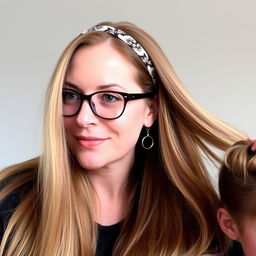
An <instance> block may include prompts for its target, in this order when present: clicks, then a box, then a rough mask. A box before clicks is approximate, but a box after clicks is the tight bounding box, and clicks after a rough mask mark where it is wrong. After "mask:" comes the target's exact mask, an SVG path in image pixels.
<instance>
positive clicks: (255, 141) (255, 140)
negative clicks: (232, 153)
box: [247, 137, 256, 151]
mask: <svg viewBox="0 0 256 256" xmlns="http://www.w3.org/2000/svg"><path fill="white" fill-rule="evenodd" d="M247 140H248V141H250V142H253V144H252V147H251V150H252V151H256V137H249V138H247Z"/></svg>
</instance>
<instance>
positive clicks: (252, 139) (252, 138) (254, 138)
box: [247, 137, 256, 142]
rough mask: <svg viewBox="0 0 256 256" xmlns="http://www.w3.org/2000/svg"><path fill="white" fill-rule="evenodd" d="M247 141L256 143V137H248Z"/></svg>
mask: <svg viewBox="0 0 256 256" xmlns="http://www.w3.org/2000/svg"><path fill="white" fill-rule="evenodd" d="M247 141H249V142H256V137H248V138H247Z"/></svg>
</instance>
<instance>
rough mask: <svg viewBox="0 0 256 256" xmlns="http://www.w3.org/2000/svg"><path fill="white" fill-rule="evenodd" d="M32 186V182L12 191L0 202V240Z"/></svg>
mask: <svg viewBox="0 0 256 256" xmlns="http://www.w3.org/2000/svg"><path fill="white" fill-rule="evenodd" d="M32 186H33V184H32V181H31V182H28V183H25V184H23V185H21V186H20V187H18V188H16V189H14V190H13V191H11V192H10V193H9V194H8V195H7V196H6V197H4V198H3V199H2V200H0V240H1V238H2V236H3V233H4V230H5V229H6V227H7V225H8V223H9V220H10V218H11V216H12V214H13V212H14V211H15V209H16V208H17V206H18V204H19V202H20V201H21V200H22V198H23V196H24V194H25V193H26V191H28V190H29V189H30V188H31V187H32ZM1 187H2V186H1ZM0 193H1V192H0Z"/></svg>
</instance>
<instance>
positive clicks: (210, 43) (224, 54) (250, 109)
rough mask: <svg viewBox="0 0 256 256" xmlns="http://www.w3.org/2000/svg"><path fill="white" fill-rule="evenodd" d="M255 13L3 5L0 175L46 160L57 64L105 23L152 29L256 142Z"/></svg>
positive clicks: (82, 1) (145, 5) (208, 101)
mask: <svg viewBox="0 0 256 256" xmlns="http://www.w3.org/2000/svg"><path fill="white" fill-rule="evenodd" d="M255 13H256V1H255V0H214V1H213V0H158V1H150V0H127V1H123V0H108V1H104V0H102V1H100V0H94V1H86V0H72V1H71V0H43V1H37V0H22V1H20V0H0V96H1V97H0V169H1V168H3V167H5V166H8V165H10V164H13V163H17V162H19V161H23V160H26V159H28V158H31V157H33V156H36V155H38V154H39V153H40V136H41V123H42V121H41V120H42V110H43V102H44V93H45V90H46V87H47V84H48V81H49V78H50V75H51V72H52V70H53V68H54V65H55V63H56V61H57V58H58V57H59V55H60V53H61V52H62V50H63V49H64V47H65V46H66V45H67V43H68V42H69V41H70V40H71V39H72V38H73V37H74V36H76V35H77V34H78V33H80V32H81V31H83V30H85V29H87V28H88V27H90V26H91V25H94V24H95V23H98V22H100V21H104V20H110V21H120V20H128V21H131V22H134V23H136V24H137V25H139V26H141V27H142V28H144V29H145V30H147V31H148V32H149V33H150V34H152V35H153V37H154V38H155V39H156V40H157V41H158V42H159V44H160V45H161V46H162V48H163V50H164V51H165V52H166V54H167V56H168V58H169V59H170V62H171V63H172V64H173V66H174V67H175V69H176V71H177V73H178V74H179V76H180V77H181V79H182V80H183V81H184V83H185V85H186V87H187V88H188V90H189V91H190V93H191V94H192V95H193V96H194V98H196V99H197V100H198V102H199V103H200V104H201V105H202V106H203V107H205V108H206V109H207V110H208V111H210V112H213V113H214V114H215V115H217V116H218V117H220V118H221V119H222V120H225V121H226V122H228V123H230V124H232V125H234V126H235V127H237V128H238V129H240V130H242V131H244V132H246V133H247V134H249V135H255V136H256V115H255V101H256V15H255Z"/></svg>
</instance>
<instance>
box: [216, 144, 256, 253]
mask: <svg viewBox="0 0 256 256" xmlns="http://www.w3.org/2000/svg"><path fill="white" fill-rule="evenodd" d="M250 148H251V143H249V142H247V141H239V142H237V143H235V144H234V145H233V146H232V147H230V149H228V151H227V152H226V155H225V159H224V162H223V165H222V167H221V169H220V174H219V192H220V200H221V208H219V209H218V212H217V218H218V221H219V224H220V227H221V229H222V230H223V232H224V233H225V234H226V235H227V236H228V237H229V238H230V239H232V240H239V241H240V242H241V244H242V247H243V250H244V253H245V255H246V256H255V255H256V153H255V152H252V151H251V149H250Z"/></svg>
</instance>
